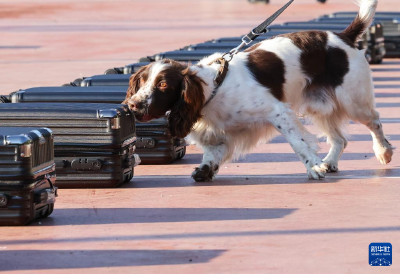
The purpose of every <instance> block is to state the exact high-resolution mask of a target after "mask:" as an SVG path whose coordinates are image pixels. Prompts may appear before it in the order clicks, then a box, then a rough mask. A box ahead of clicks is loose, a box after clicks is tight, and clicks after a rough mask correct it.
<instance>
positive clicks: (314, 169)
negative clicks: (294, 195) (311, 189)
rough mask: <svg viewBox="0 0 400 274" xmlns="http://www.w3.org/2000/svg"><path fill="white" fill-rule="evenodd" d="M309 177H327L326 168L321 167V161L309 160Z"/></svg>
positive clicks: (316, 178)
mask: <svg viewBox="0 0 400 274" xmlns="http://www.w3.org/2000/svg"><path fill="white" fill-rule="evenodd" d="M307 173H308V178H310V179H314V180H319V179H322V178H325V174H326V170H325V169H324V168H322V167H321V161H320V160H319V161H309V162H308V163H307Z"/></svg>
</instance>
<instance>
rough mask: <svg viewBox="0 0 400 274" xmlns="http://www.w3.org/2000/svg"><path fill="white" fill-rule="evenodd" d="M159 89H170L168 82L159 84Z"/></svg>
mask: <svg viewBox="0 0 400 274" xmlns="http://www.w3.org/2000/svg"><path fill="white" fill-rule="evenodd" d="M158 87H159V88H166V87H168V85H167V82H165V81H161V82H160V83H158Z"/></svg>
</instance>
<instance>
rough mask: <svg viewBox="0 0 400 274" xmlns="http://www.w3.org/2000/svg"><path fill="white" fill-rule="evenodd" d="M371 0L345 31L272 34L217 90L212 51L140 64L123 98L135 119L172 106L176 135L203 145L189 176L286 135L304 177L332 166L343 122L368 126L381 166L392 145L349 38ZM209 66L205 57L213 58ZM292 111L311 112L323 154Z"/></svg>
mask: <svg viewBox="0 0 400 274" xmlns="http://www.w3.org/2000/svg"><path fill="white" fill-rule="evenodd" d="M376 6H377V1H376V0H362V1H360V11H359V14H358V16H357V17H356V18H355V20H354V21H353V22H352V23H351V24H350V26H348V27H347V28H346V29H345V30H344V31H343V32H341V33H333V32H329V31H306V32H297V33H290V34H285V35H280V36H277V37H275V38H273V39H269V40H265V41H263V42H261V43H258V44H256V45H254V46H252V47H250V48H249V49H247V50H245V51H244V52H240V53H238V54H237V55H235V56H234V57H233V59H232V61H230V66H229V71H228V73H227V75H226V78H225V80H224V82H223V83H222V85H221V86H220V87H219V88H218V90H217V93H216V96H215V97H213V98H212V100H211V101H210V102H209V103H208V104H205V102H206V101H207V100H208V99H209V98H210V97H211V94H212V93H213V91H214V90H215V89H216V86H215V84H214V81H213V80H214V78H215V76H216V75H217V72H218V70H219V68H220V65H219V64H217V63H212V61H213V60H215V59H217V58H220V57H221V56H222V55H221V54H218V53H217V54H214V55H212V56H209V57H207V58H205V59H203V60H202V61H200V62H199V63H198V64H196V65H192V66H191V65H184V64H181V63H178V62H175V61H172V60H162V61H158V62H155V63H152V64H150V65H148V66H145V67H143V68H141V69H140V70H139V71H138V72H137V73H136V74H135V75H133V76H132V77H131V79H130V87H129V90H128V94H127V98H126V100H125V103H127V104H128V105H129V107H130V108H131V109H132V110H133V112H134V114H135V116H136V118H137V119H138V120H139V121H148V120H151V119H154V118H158V117H161V116H164V115H165V114H166V113H167V112H170V113H169V126H170V131H171V133H172V134H173V135H174V136H177V137H185V136H186V135H188V134H189V137H190V138H191V139H192V140H193V141H194V142H195V143H196V144H197V145H199V146H200V147H201V148H202V149H203V151H204V155H203V161H202V163H201V164H200V166H199V167H198V168H196V169H195V171H194V172H193V173H192V177H193V178H194V179H195V180H196V181H210V180H212V179H213V177H214V176H215V175H216V174H217V173H218V170H219V167H220V166H221V164H223V163H224V162H225V161H228V160H231V159H234V158H237V157H239V156H241V155H243V154H245V153H247V152H249V151H250V150H251V149H252V148H253V147H254V146H256V145H257V143H259V142H260V141H263V140H270V139H271V138H272V137H273V136H274V135H275V134H276V133H277V132H280V133H281V134H283V135H284V136H285V137H286V139H287V141H288V142H289V144H290V145H291V146H292V148H293V150H294V151H295V152H296V153H297V155H298V156H299V158H300V160H301V161H302V162H303V164H304V165H305V167H306V168H307V172H308V176H309V178H313V179H319V178H323V177H325V173H326V172H335V171H337V170H338V160H339V157H340V156H341V154H342V152H343V150H344V149H345V147H346V145H347V140H346V136H345V133H344V128H345V124H346V123H348V121H349V120H350V119H351V120H353V121H357V122H360V123H362V124H364V125H365V126H367V127H368V128H369V130H370V131H371V135H372V138H373V143H374V145H373V149H374V151H375V155H376V157H377V159H378V160H379V161H380V162H381V163H382V164H387V163H389V162H390V161H391V157H392V154H393V147H392V146H391V145H390V143H389V142H388V141H387V140H386V138H385V135H384V133H383V131H382V124H381V122H380V120H379V114H378V112H377V111H376V110H375V108H374V92H373V83H372V77H371V73H370V69H369V65H368V63H367V61H366V59H365V57H364V52H363V51H359V50H358V49H357V48H356V46H355V44H356V41H357V39H358V38H359V37H360V36H361V35H362V34H363V32H364V31H365V30H366V29H367V28H368V27H369V25H370V24H371V22H372V20H373V17H374V14H375V10H376ZM210 63H211V64H210ZM296 114H301V115H305V116H308V117H310V118H311V120H312V121H313V123H314V124H315V125H316V126H317V127H318V128H319V129H320V130H321V131H322V132H323V134H324V135H326V137H327V141H328V143H329V144H330V145H331V148H330V150H329V153H328V155H327V156H326V157H325V158H324V159H323V160H322V161H321V160H320V158H319V157H318V156H317V149H318V146H317V141H316V138H315V137H314V136H313V135H311V134H310V133H309V132H308V131H307V130H306V129H305V128H304V126H303V125H302V123H301V122H300V120H299V119H298V117H297V116H296Z"/></svg>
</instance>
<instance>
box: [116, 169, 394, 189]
mask: <svg viewBox="0 0 400 274" xmlns="http://www.w3.org/2000/svg"><path fill="white" fill-rule="evenodd" d="M399 176H400V169H399V168H390V169H361V170H360V169H358V170H344V171H339V172H337V173H328V174H326V177H325V178H324V179H321V180H311V179H308V177H307V174H306V173H305V172H304V173H292V174H273V175H268V174H266V175H218V176H217V177H216V178H215V179H214V181H212V182H204V183H196V182H194V181H193V179H192V178H191V177H190V175H187V176H184V175H180V176H176V175H160V176H146V177H140V176H137V177H133V179H132V181H130V182H129V183H127V184H124V185H122V186H121V187H122V188H168V187H205V186H239V185H285V184H332V183H338V182H339V181H342V180H348V181H351V180H357V181H359V180H360V179H362V180H363V179H364V180H368V179H376V178H385V179H390V178H393V179H397V178H398V177H399Z"/></svg>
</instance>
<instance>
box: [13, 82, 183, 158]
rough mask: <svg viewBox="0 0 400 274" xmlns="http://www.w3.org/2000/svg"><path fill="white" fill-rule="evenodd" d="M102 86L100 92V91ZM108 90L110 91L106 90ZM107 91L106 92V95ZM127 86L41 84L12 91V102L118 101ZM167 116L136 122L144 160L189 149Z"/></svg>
mask: <svg viewBox="0 0 400 274" xmlns="http://www.w3.org/2000/svg"><path fill="white" fill-rule="evenodd" d="M99 90H101V92H100V91H99ZM107 91H108V92H107ZM102 93H105V94H106V96H103V95H102ZM125 96H126V87H125V88H123V87H110V86H107V87H99V86H96V87H84V88H73V87H42V88H30V89H26V90H20V91H18V92H16V93H12V94H11V95H10V97H11V100H12V102H14V103H23V102H44V101H45V102H60V101H68V102H74V103H85V102H88V103H91V102H93V100H96V101H101V100H103V99H104V100H109V101H108V103H114V102H115V103H118V102H122V101H123V100H125ZM167 125H168V121H167V119H166V118H161V119H157V120H154V121H150V122H146V123H140V122H136V135H137V143H136V153H137V154H139V156H140V159H141V164H168V163H170V162H172V161H173V160H175V159H181V158H182V157H183V156H184V155H185V152H186V147H185V140H184V139H180V138H174V137H172V136H171V134H170V133H169V131H168V127H167Z"/></svg>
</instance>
